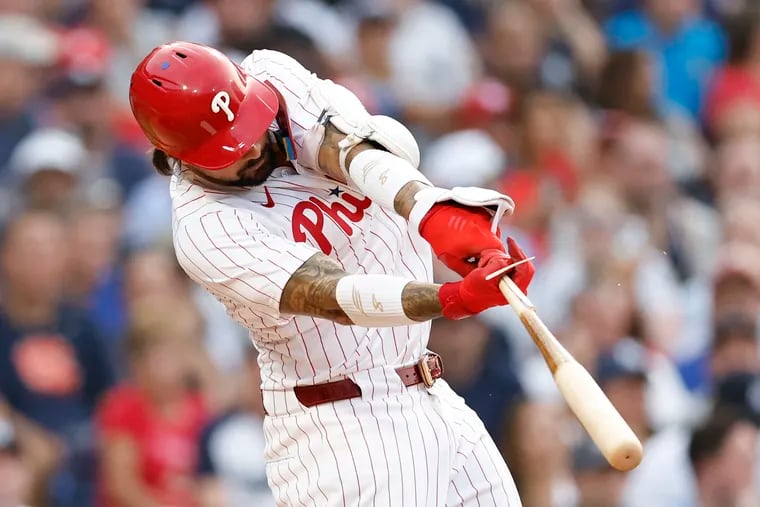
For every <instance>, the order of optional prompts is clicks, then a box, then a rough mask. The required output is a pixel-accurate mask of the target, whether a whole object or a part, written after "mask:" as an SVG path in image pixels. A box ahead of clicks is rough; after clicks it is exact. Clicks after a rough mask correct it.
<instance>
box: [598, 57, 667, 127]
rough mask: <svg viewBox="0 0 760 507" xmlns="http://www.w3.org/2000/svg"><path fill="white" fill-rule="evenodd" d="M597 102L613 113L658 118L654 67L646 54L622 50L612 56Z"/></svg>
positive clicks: (607, 63) (601, 80) (602, 78)
mask: <svg viewBox="0 0 760 507" xmlns="http://www.w3.org/2000/svg"><path fill="white" fill-rule="evenodd" d="M595 101H596V103H597V104H598V105H599V106H600V107H601V108H602V109H604V110H606V111H609V112H610V113H617V114H620V113H622V114H624V115H626V116H631V117H634V118H641V119H645V120H647V119H650V120H651V119H653V118H656V117H657V115H658V113H657V109H656V107H655V75H654V68H653V63H652V61H651V59H650V57H649V55H648V54H647V53H646V51H644V50H643V49H621V50H618V51H613V52H612V53H610V54H609V57H608V58H607V60H606V61H605V64H604V67H603V68H602V70H601V73H600V76H599V80H598V82H597V87H596V97H595Z"/></svg>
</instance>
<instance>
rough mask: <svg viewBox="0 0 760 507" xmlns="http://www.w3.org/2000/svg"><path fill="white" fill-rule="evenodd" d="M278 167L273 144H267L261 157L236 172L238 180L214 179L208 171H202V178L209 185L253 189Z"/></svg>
mask: <svg viewBox="0 0 760 507" xmlns="http://www.w3.org/2000/svg"><path fill="white" fill-rule="evenodd" d="M279 165H280V164H279V160H278V152H277V150H276V149H275V147H274V143H272V142H268V143H266V144H265V145H264V146H263V147H262V151H261V156H259V157H258V158H253V159H251V160H249V161H248V162H246V164H245V165H244V166H243V167H242V168H241V169H240V170H239V171H238V172H237V177H238V179H236V180H224V179H221V178H215V177H214V176H211V175H210V174H209V173H208V171H204V172H203V174H202V177H203V179H205V180H207V181H209V182H211V183H214V184H216V185H220V186H225V187H255V186H258V185H261V184H262V183H264V182H265V181H266V180H267V179H269V177H270V176H271V175H272V173H273V172H274V170H275V169H276V168H277V167H279Z"/></svg>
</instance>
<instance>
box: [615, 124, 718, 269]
mask: <svg viewBox="0 0 760 507" xmlns="http://www.w3.org/2000/svg"><path fill="white" fill-rule="evenodd" d="M669 147H670V144H669V141H668V136H667V132H666V130H665V129H664V128H663V126H662V124H660V123H657V122H648V121H635V122H634V121H632V122H628V123H627V124H626V125H624V126H623V127H622V128H621V130H620V131H619V132H618V135H617V139H616V141H614V142H613V143H612V144H611V146H610V148H609V150H608V151H607V152H606V153H605V155H604V159H603V163H604V164H605V165H604V168H605V170H606V171H607V174H609V175H611V176H612V178H613V182H614V184H615V186H616V188H617V191H618V192H619V195H620V196H621V197H622V198H623V201H624V202H625V204H626V206H627V209H628V211H629V212H632V213H635V214H636V215H638V216H640V217H642V218H643V219H644V220H645V222H646V226H647V233H648V235H649V237H650V242H651V244H652V245H653V246H654V247H655V249H656V250H658V251H660V252H667V260H668V261H670V264H671V267H672V269H674V270H675V272H676V273H677V274H678V277H679V279H680V280H688V279H689V278H691V277H693V276H707V274H709V272H710V270H711V266H712V263H713V262H714V256H715V246H716V245H717V239H718V237H719V231H718V217H717V215H716V214H715V211H714V210H712V209H710V208H709V207H708V206H706V205H704V204H702V203H701V202H699V201H697V200H696V199H693V198H691V197H688V196H686V195H684V194H682V193H681V192H680V190H679V188H678V187H677V185H676V184H675V181H674V178H673V174H672V171H670V170H669V167H668V166H669V159H668V154H669Z"/></svg>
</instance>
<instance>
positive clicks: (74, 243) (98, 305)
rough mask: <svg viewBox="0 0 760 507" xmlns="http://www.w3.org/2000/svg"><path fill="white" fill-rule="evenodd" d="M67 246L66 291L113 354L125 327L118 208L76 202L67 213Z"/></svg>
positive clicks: (119, 215)
mask: <svg viewBox="0 0 760 507" xmlns="http://www.w3.org/2000/svg"><path fill="white" fill-rule="evenodd" d="M66 224H67V229H68V230H67V234H68V242H69V249H70V252H71V254H70V256H69V266H68V276H67V280H66V293H67V296H68V298H69V299H70V300H71V301H73V302H76V303H77V304H78V305H79V306H80V307H81V308H82V309H84V310H85V311H87V312H88V314H89V315H90V317H91V318H92V320H93V321H94V322H95V324H96V325H97V326H98V329H99V330H100V334H101V336H102V338H103V339H104V340H105V342H104V344H103V346H104V347H106V348H107V349H108V350H109V353H112V352H113V350H114V348H115V344H116V343H117V342H118V341H119V340H120V339H121V337H122V335H123V333H124V328H125V325H126V323H125V319H126V317H125V315H124V313H125V310H124V305H123V301H122V293H121V292H122V273H121V266H120V265H119V264H118V262H119V256H118V254H119V240H120V228H121V214H120V210H119V209H118V208H114V207H100V206H98V205H95V204H88V203H79V204H78V205H77V206H75V207H74V208H72V209H71V210H70V212H69V213H68V216H67V221H66Z"/></svg>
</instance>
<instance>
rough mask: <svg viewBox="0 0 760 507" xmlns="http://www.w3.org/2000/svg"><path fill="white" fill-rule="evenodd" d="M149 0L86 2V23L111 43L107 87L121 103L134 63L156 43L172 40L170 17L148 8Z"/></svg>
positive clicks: (123, 101) (125, 96)
mask: <svg viewBox="0 0 760 507" xmlns="http://www.w3.org/2000/svg"><path fill="white" fill-rule="evenodd" d="M146 3H147V1H146V0H122V1H119V2H112V1H111V0H91V1H89V2H87V3H86V4H85V8H86V20H85V26H87V27H88V28H93V29H95V30H97V31H99V32H100V33H101V34H102V35H103V36H105V37H106V39H107V40H108V44H109V46H110V47H111V51H110V55H109V61H108V62H107V63H108V73H107V75H106V76H104V77H105V80H106V81H107V83H106V85H107V89H108V91H109V92H110V94H111V96H112V97H113V98H114V99H115V100H116V101H117V102H118V103H120V104H122V105H126V104H127V100H128V97H129V93H128V92H129V80H130V75H131V74H132V71H133V70H134V67H135V66H136V65H137V64H138V63H139V62H140V60H141V59H142V58H143V57H144V56H145V55H146V54H147V53H148V52H149V51H150V50H151V49H153V48H154V47H156V46H158V45H159V44H163V43H165V42H169V41H171V40H172V34H171V30H170V26H169V23H168V22H169V20H168V19H167V18H166V17H164V16H162V15H160V14H159V13H157V12H156V11H153V10H149V9H145V8H144V7H145V4H146Z"/></svg>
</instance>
